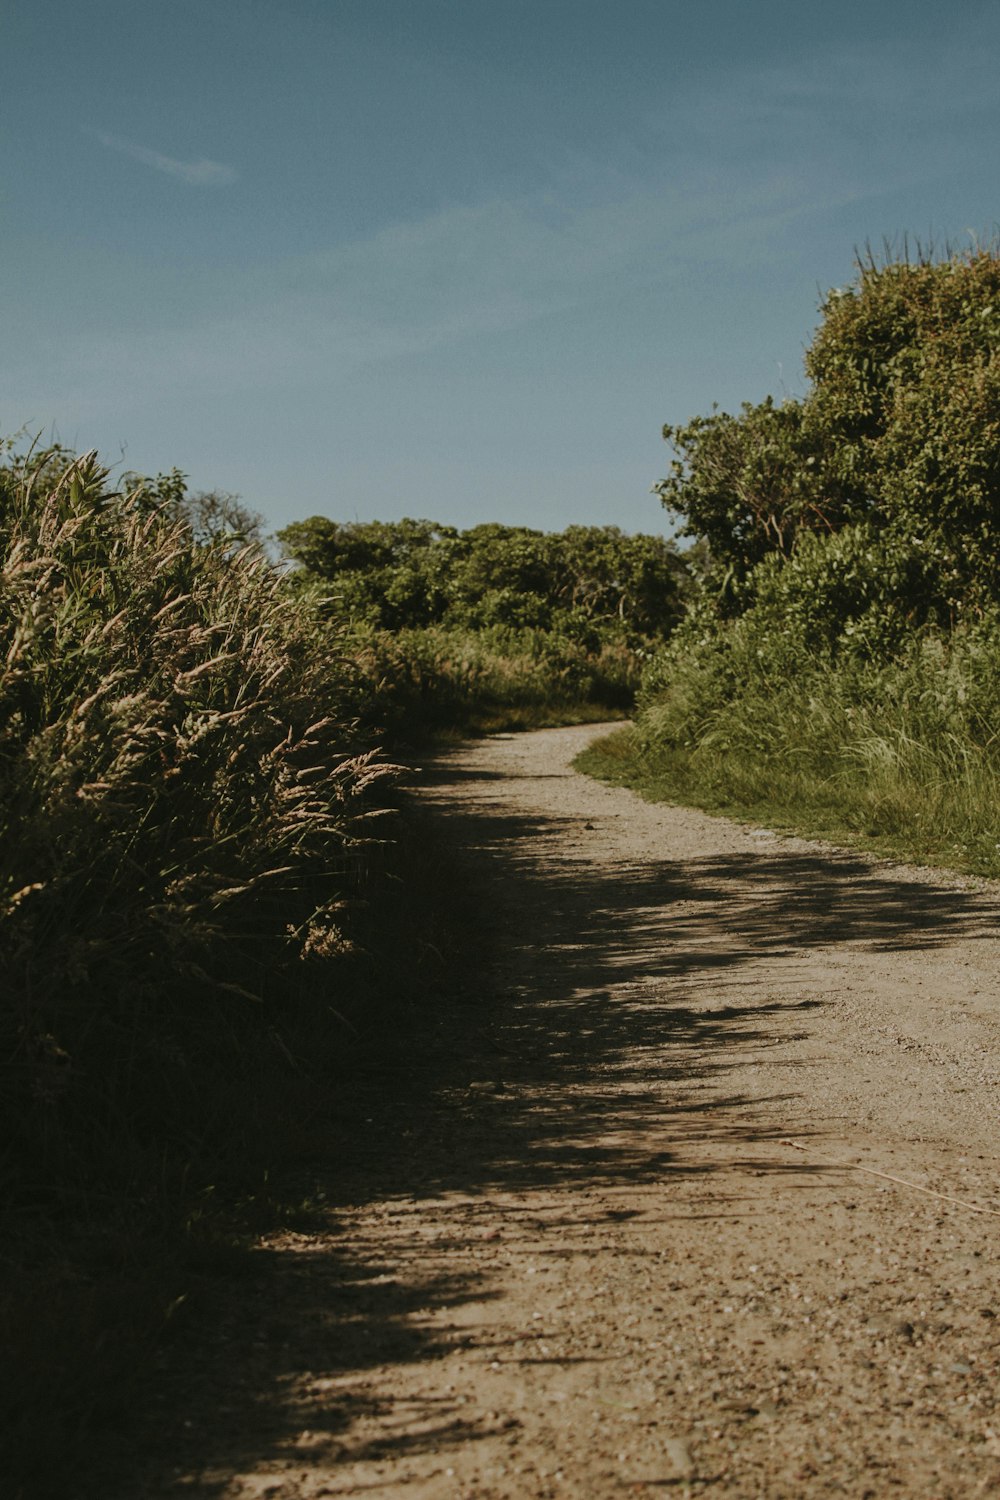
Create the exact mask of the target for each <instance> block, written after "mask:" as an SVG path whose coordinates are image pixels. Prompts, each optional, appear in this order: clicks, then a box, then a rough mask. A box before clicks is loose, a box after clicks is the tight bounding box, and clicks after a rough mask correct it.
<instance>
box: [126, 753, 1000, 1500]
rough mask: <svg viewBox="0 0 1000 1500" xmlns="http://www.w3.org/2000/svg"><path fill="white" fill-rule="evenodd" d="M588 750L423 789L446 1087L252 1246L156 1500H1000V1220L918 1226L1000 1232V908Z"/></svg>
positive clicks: (985, 891)
mask: <svg viewBox="0 0 1000 1500" xmlns="http://www.w3.org/2000/svg"><path fill="white" fill-rule="evenodd" d="M597 732H600V731H599V730H598V729H595V728H594V727H587V728H572V729H563V730H550V731H543V732H539V733H535V734H529V735H515V736H501V737H496V738H493V739H490V740H488V741H484V742H482V743H479V744H476V745H472V746H464V747H461V748H459V749H456V750H454V751H450V752H448V753H447V754H444V755H442V756H440V757H439V759H438V760H437V762H436V764H435V766H434V767H433V768H432V771H431V774H430V776H429V778H428V784H427V786H426V787H425V789H424V790H423V791H422V792H421V794H420V795H421V797H422V799H423V800H424V801H425V802H426V803H427V804H429V805H430V806H432V807H433V808H434V809H435V810H436V812H437V813H438V815H439V817H440V818H441V820H443V821H444V822H445V824H446V825H447V826H448V828H449V829H450V830H451V837H452V838H453V839H454V840H455V842H456V844H457V845H458V846H460V847H461V848H462V849H463V850H464V851H465V853H464V854H463V855H462V858H463V859H464V860H466V861H467V862H468V863H467V868H468V870H469V872H470V875H469V878H470V880H471V881H472V882H473V883H474V895H475V899H476V905H477V908H478V910H479V920H480V922H481V929H480V931H479V934H478V938H477V943H476V951H475V952H474V953H473V954H472V955H471V959H470V964H469V969H468V974H467V976H466V984H465V989H466V992H467V993H466V996H465V997H464V999H463V1003H462V1006H461V1007H460V1013H459V1020H458V1021H456V1023H455V1029H454V1038H453V1054H452V1065H451V1068H450V1072H448V1074H447V1076H445V1077H444V1078H443V1080H442V1082H441V1084H440V1086H439V1087H438V1088H437V1091H436V1094H435V1097H434V1099H433V1101H432V1102H431V1103H430V1104H429V1105H428V1107H427V1109H426V1110H425V1111H424V1112H423V1113H422V1114H420V1115H417V1116H414V1115H413V1114H412V1109H411V1107H410V1106H407V1108H406V1109H400V1110H399V1111H398V1112H394V1108H393V1101H392V1100H391V1099H390V1100H389V1101H387V1102H386V1104H385V1106H384V1108H383V1109H382V1110H381V1113H378V1114H377V1118H376V1113H377V1106H373V1120H372V1133H373V1143H372V1149H371V1152H370V1155H369V1157H368V1158H367V1159H366V1160H365V1161H363V1162H361V1163H360V1164H359V1165H358V1166H357V1168H356V1181H355V1182H354V1185H353V1189H352V1192H351V1194H350V1196H351V1198H352V1202H350V1203H348V1204H346V1205H344V1206H343V1207H341V1208H340V1209H338V1210H337V1212H336V1213H335V1214H334V1215H333V1216H332V1219H331V1224H330V1228H329V1230H328V1231H326V1232H324V1233H319V1234H302V1235H298V1236H296V1235H289V1234H284V1235H280V1236H275V1237H274V1238H273V1239H272V1240H271V1241H269V1242H268V1244H267V1246H266V1247H265V1250H264V1252H263V1254H264V1255H265V1256H266V1257H268V1258H269V1261H270V1269H269V1271H268V1274H267V1275H266V1276H265V1277H263V1278H262V1279H261V1280H260V1282H259V1284H257V1285H256V1286H254V1287H249V1288H247V1289H246V1291H245V1292H244V1293H243V1294H241V1296H239V1297H234V1298H233V1299H232V1300H231V1303H230V1308H229V1312H228V1314H227V1315H226V1316H227V1317H228V1322H227V1321H226V1318H223V1322H222V1325H221V1327H220V1333H219V1338H220V1340H221V1342H222V1344H223V1345H225V1344H226V1342H227V1341H229V1342H230V1344H231V1347H232V1348H233V1350H234V1357H233V1359H232V1360H231V1361H229V1362H228V1364H227V1367H226V1370H227V1372H226V1373H225V1374H220V1373H219V1371H218V1369H217V1368H214V1372H213V1373H210V1374H208V1375H206V1376H205V1378H204V1380H203V1381H202V1386H201V1395H200V1397H199V1410H198V1412H197V1413H196V1414H195V1415H194V1416H193V1417H191V1418H189V1419H188V1428H187V1430H186V1432H185V1434H184V1436H183V1438H182V1440H179V1441H178V1446H177V1452H176V1459H177V1461H176V1463H175V1465H174V1474H173V1478H172V1479H171V1480H170V1482H168V1483H166V1484H164V1485H161V1486H160V1487H159V1488H158V1489H157V1490H156V1493H161V1494H170V1495H180V1494H186V1495H198V1496H206V1497H207V1496H218V1497H220V1500H221V1497H225V1500H237V1497H240V1500H242V1497H250V1496H271V1497H275V1500H293V1497H294V1500H313V1497H318V1496H349V1495H350V1496H354V1495H357V1496H361V1495H366V1496H367V1495H372V1496H386V1497H395V1496H399V1497H402V1496H407V1497H439V1496H440V1497H452V1496H455V1497H468V1500H475V1497H478V1500H501V1497H512V1500H513V1497H522V1496H524V1497H527V1496H552V1497H556V1496H567V1497H569V1496H595V1497H602V1496H612V1495H618V1494H621V1493H623V1492H624V1493H644V1492H645V1493H650V1494H653V1493H656V1492H657V1491H658V1490H661V1489H666V1490H668V1491H670V1492H672V1493H678V1494H692V1495H694V1494H701V1493H705V1492H707V1493H712V1494H720V1495H722V1494H725V1495H734V1496H767V1497H786V1496H787V1497H794V1496H802V1495H827V1494H844V1495H851V1496H858V1497H862V1496H869V1497H881V1496H883V1495H886V1496H888V1495H904V1496H928V1497H934V1500H945V1497H955V1500H957V1497H960V1496H961V1497H965V1496H969V1495H975V1494H979V1493H982V1494H988V1493H993V1492H994V1491H996V1490H997V1489H1000V1415H998V1413H997V1398H998V1393H1000V1392H998V1366H997V1360H998V1353H1000V1287H998V1284H997V1273H998V1266H1000V1248H998V1246H1000V1235H998V1231H1000V1224H998V1221H997V1219H996V1218H991V1217H988V1216H986V1215H980V1214H976V1213H974V1212H972V1211H970V1210H969V1209H966V1208H961V1207H958V1206H956V1205H954V1204H950V1203H947V1202H945V1201H943V1200H942V1199H941V1198H937V1197H933V1196H930V1194H932V1193H942V1194H950V1195H954V1196H957V1197H960V1198H962V1199H965V1200H968V1201H969V1202H970V1203H973V1204H977V1205H980V1206H981V1207H982V1208H984V1209H991V1210H994V1211H1000V1192H998V1183H997V1167H998V1158H1000V1140H998V1135H1000V1127H998V1119H997V1100H998V1083H1000V1048H998V1041H1000V1036H998V1032H1000V1027H998V1019H997V1018H998V993H1000V943H998V939H997V932H996V913H997V894H998V892H997V888H996V887H993V886H989V885H987V884H985V883H983V882H973V881H969V880H963V879H959V878H958V877H952V876H948V875H943V874H941V873H940V872H931V871H923V870H913V869H906V868H903V867H900V866H889V865H885V864H880V863H878V862H875V861H871V860H866V859H864V858H861V857H859V856H857V855H853V854H848V853H844V852H840V851H837V850H833V849H830V848H828V847H825V846H820V845H817V844H813V843H809V842H807V841H803V840H798V839H792V838H785V837H776V836H773V835H770V834H769V833H768V832H767V831H766V830H759V829H750V828H745V827H741V826H739V825H737V824H734V823H731V822H728V821H726V820H723V819H717V818H710V817H707V816H705V815H702V814H700V813H698V812H695V811H690V810H685V809H677V808H670V807H664V806H653V805H650V804H647V803H644V802H642V801H641V800H640V799H638V798H637V797H635V796H634V795H633V794H631V793H629V792H627V791H623V790H619V789H613V788H609V787H605V786H601V785H598V784H595V783H593V782H591V781H589V780H587V779H585V778H582V777H580V776H578V775H576V774H575V773H573V772H572V770H571V769H570V761H571V760H572V758H573V756H574V755H575V754H576V753H577V751H578V750H579V749H581V748H582V747H583V745H584V744H585V743H586V742H587V741H588V740H589V739H590V738H591V737H592V736H593V735H594V734H595V733H597ZM403 1086H404V1080H403V1079H402V1077H401V1089H402V1088H403ZM790 1141H794V1142H797V1143H798V1144H799V1145H801V1146H803V1147H805V1148H806V1149H805V1150H804V1151H800V1150H796V1149H794V1148H793V1147H792V1146H791V1145H790V1144H789V1142H790ZM858 1165H861V1166H864V1167H867V1168H870V1169H873V1171H875V1172H881V1173H886V1174H891V1175H893V1176H897V1177H902V1178H904V1179H906V1180H907V1181H908V1182H910V1183H912V1184H913V1187H912V1188H910V1187H904V1186H900V1185H898V1184H894V1183H890V1182H888V1181H886V1180H884V1179H883V1178H880V1177H876V1176H873V1175H870V1174H869V1173H866V1172H859V1171H858V1170H857V1166H858ZM918 1188H922V1189H926V1190H928V1191H925V1192H922V1191H917V1190H916V1189H918ZM248 1316H250V1317H252V1320H253V1323H254V1327H253V1331H252V1332H253V1336H252V1338H248V1335H247V1330H246V1326H245V1325H246V1321H247V1318H248ZM217 1364H218V1361H216V1365H217ZM206 1382H207V1385H206ZM206 1392H207V1394H206ZM152 1492H153V1491H152V1489H150V1490H148V1491H146V1492H145V1493H152Z"/></svg>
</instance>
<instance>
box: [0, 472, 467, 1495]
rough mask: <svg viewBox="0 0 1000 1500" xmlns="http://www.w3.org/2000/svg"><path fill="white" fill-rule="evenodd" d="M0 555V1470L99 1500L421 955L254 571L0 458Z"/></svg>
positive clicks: (337, 704) (343, 709) (379, 843)
mask: <svg viewBox="0 0 1000 1500" xmlns="http://www.w3.org/2000/svg"><path fill="white" fill-rule="evenodd" d="M0 545H2V561H3V589H2V594H0V641H2V651H0V981H2V983H0V1184H2V1188H3V1196H2V1208H0V1271H2V1280H0V1335H2V1341H3V1348H4V1354H5V1358H4V1360H3V1361H2V1363H0V1472H2V1473H3V1475H4V1493H5V1494H9V1495H11V1496H13V1497H18V1500H20V1497H24V1500H27V1497H29V1496H30V1497H32V1500H35V1497H41V1496H48V1495H53V1496H56V1495H58V1496H60V1497H61V1496H64V1495H67V1494H73V1495H81V1496H82V1495H85V1494H86V1495H89V1494H95V1495H96V1494H101V1495H102V1496H103V1495H105V1494H107V1493H110V1490H109V1488H108V1487H107V1486H106V1485H104V1484H103V1483H102V1484H97V1483H95V1484H93V1485H92V1484H90V1483H89V1481H88V1478H87V1475H88V1473H89V1472H90V1471H91V1470H92V1469H93V1465H94V1464H95V1462H96V1458H97V1455H98V1453H99V1452H100V1451H101V1449H102V1446H103V1445H104V1443H105V1441H106V1440H112V1439H116V1437H117V1434H118V1432H119V1430H120V1429H121V1427H122V1424H123V1421H124V1415H125V1413H126V1412H127V1410H128V1408H129V1406H130V1404H131V1403H132V1401H133V1399H134V1395H135V1391H136V1389H137V1388H138V1386H139V1385H141V1382H142V1379H143V1378H144V1374H145V1372H146V1371H147V1369H148V1367H149V1361H150V1357H151V1351H152V1350H153V1349H154V1348H155V1346H156V1345H157V1343H158V1341H159V1340H160V1339H162V1338H163V1337H164V1336H165V1335H166V1334H167V1333H169V1330H170V1328H171V1327H172V1326H174V1325H176V1323H177V1322H178V1320H179V1319H183V1317H184V1316H185V1315H186V1313H187V1311H188V1309H189V1308H190V1306H191V1304H192V1301H193V1300H195V1292H196V1288H197V1282H198V1277H199V1276H200V1275H202V1274H203V1273H207V1272H208V1271H209V1270H211V1269H213V1268H216V1267H219V1266H224V1267H228V1266H231V1265H234V1264H237V1263H238V1262H239V1261H240V1260H241V1259H242V1257H243V1255H244V1251H245V1248H246V1246H247V1244H248V1243H249V1241H250V1240H251V1239H252V1236H253V1234H254V1231H255V1229H257V1228H259V1227H260V1225H261V1224H263V1223H267V1222H271V1221H273V1220H274V1218H275V1216H279V1217H280V1215H281V1214H282V1213H283V1212H284V1211H285V1207H286V1206H287V1205H285V1197H286V1188H285V1187H284V1186H279V1187H276V1184H279V1183H280V1184H287V1182H288V1181H289V1180H290V1178H289V1173H290V1172H291V1171H292V1169H293V1167H294V1166H295V1164H296V1162H302V1161H305V1160H307V1159H308V1158H309V1157H310V1156H311V1155H314V1154H315V1153H316V1152H317V1151H319V1150H320V1149H321V1145H322V1148H323V1149H327V1150H328V1151H330V1152H334V1151H335V1144H336V1137H335V1134H334V1135H331V1121H332V1120H333V1119H334V1117H335V1113H336V1110H335V1107H334V1106H335V1101H336V1098H337V1090H338V1086H339V1085H341V1084H343V1082H344V1080H345V1079H346V1078H349V1076H350V1071H351V1064H352V1059H353V1058H354V1057H355V1056H356V1050H357V1048H358V1046H359V1045H360V1044H361V1043H360V1039H361V1038H363V1037H364V1035H365V1034H366V1033H367V1032H369V1031H371V1029H372V1028H374V1035H376V1036H378V1035H380V1034H381V1032H380V1028H381V1027H383V1026H384V1018H385V1013H386V1007H387V1006H388V1005H389V1004H390V1002H391V1003H392V1004H393V1005H395V1006H396V1007H397V1008H398V1007H399V1006H400V1005H406V1004H409V1003H411V1001H410V999H409V998H408V997H411V996H413V995H415V994H417V993H419V992H420V979H419V975H420V972H421V966H422V963H423V961H424V958H425V957H426V955H427V953H429V952H430V953H431V954H432V957H433V952H432V949H433V950H434V951H436V950H437V948H438V947H439V946H440V945H438V944H434V943H433V941H432V946H431V948H426V947H424V946H422V942H423V940H422V939H418V937H417V933H418V932H419V931H420V930H421V929H422V928H425V927H426V926H427V923H426V921H425V920H424V919H423V917H422V916H421V920H420V921H419V922H418V923H414V922H412V921H411V920H410V917H409V915H408V913H407V910H406V906H405V903H406V902H407V901H409V900H411V899H416V898H417V896H419V893H420V892H421V891H422V890H423V889H424V888H425V885H426V879H425V875H424V874H423V873H420V874H419V875H415V876H413V877H412V878H411V872H410V870H409V868H408V867H407V865H406V863H405V860H403V855H402V850H401V848H396V847H394V846H390V845H389V844H388V843H387V841H386V837H387V831H388V827H389V826H391V825H392V824H393V823H394V824H395V825H396V827H397V828H398V829H399V830H400V832H399V834H395V835H394V837H395V839H396V843H397V844H400V843H401V839H402V831H403V830H405V828H406V819H405V818H404V817H402V816H401V814H400V811H399V804H398V796H399V794H398V792H397V790H396V789H395V773H394V771H393V769H392V768H391V767H388V766H386V765H385V764H384V763H383V762H381V761H380V759H379V757H378V755H377V754H376V753H375V752H374V751H373V750H372V749H371V748H370V746H369V744H368V743H367V742H366V740H365V737H364V736H363V735H361V734H359V732H358V728H357V725H356V724H355V723H354V722H353V721H352V717H351V713H350V694H351V686H352V684H351V678H350V672H349V669H348V667H347V666H346V665H345V664H344V662H343V660H342V659H338V658H337V657H335V656H331V655H329V654H328V652H327V651H326V649H321V648H325V647H326V646H328V644H329V635H328V634H327V633H323V634H321V633H320V631H319V627H318V625H317V623H316V621H315V620H314V619H313V618H312V617H311V616H310V614H309V612H308V611H307V610H306V609H305V608H302V609H299V610H290V609H289V607H288V600H287V595H286V592H285V589H284V586H283V582H282V579H281V577H280V574H278V573H277V572H276V571H275V570H274V569H273V568H272V567H271V566H270V565H269V564H268V562H267V560H266V558H264V557H263V556H262V555H261V554H260V552H259V551H257V550H256V549H254V548H253V547H244V546H241V545H239V544H238V543H237V542H235V541H234V540H233V539H229V540H227V539H226V538H218V539H216V540H214V541H211V542H209V543H205V542H202V541H200V540H199V539H198V538H197V536H196V535H195V534H194V532H193V530H192V528H191V527H190V526H188V525H186V524H185V523H184V521H183V519H182V518H181V519H178V518H177V517H175V516H169V515H167V516H164V515H163V514H162V513H161V512H160V511H158V510H157V509H155V508H153V509H150V508H149V507H148V505H147V504H146V503H145V500H144V497H143V496H142V495H141V494H139V493H138V492H136V493H134V494H131V495H124V494H120V493H118V492H116V491H115V490H114V489H113V488H112V487H111V486H109V484H108V476H107V473H106V471H105V470H103V469H102V468H101V467H100V466H99V465H98V464H97V463H96V460H94V459H93V457H86V458H84V459H80V460H78V461H75V462H73V463H71V464H69V465H68V466H65V465H59V464H57V465H53V464H52V463H46V462H43V463H42V464H41V465H40V466H37V467H36V468H34V469H31V470H28V469H27V468H24V467H21V468H18V467H14V468H7V469H3V470H0ZM373 820H374V821H373ZM380 830H382V831H380ZM400 860H403V862H402V863H400ZM397 952H398V953H399V954H400V955H401V956H404V957H405V959H406V968H405V985H404V971H403V970H402V969H401V967H400V964H399V963H398V962H397V961H396V959H395V958H394V957H393V955H394V954H395V953H397ZM413 1003H415V1002H413ZM293 1196H297V1197H298V1198H299V1199H300V1200H301V1199H302V1197H303V1193H302V1192H300V1191H299V1190H298V1189H296V1190H295V1194H293ZM305 1196H308V1193H306V1194H305Z"/></svg>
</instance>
